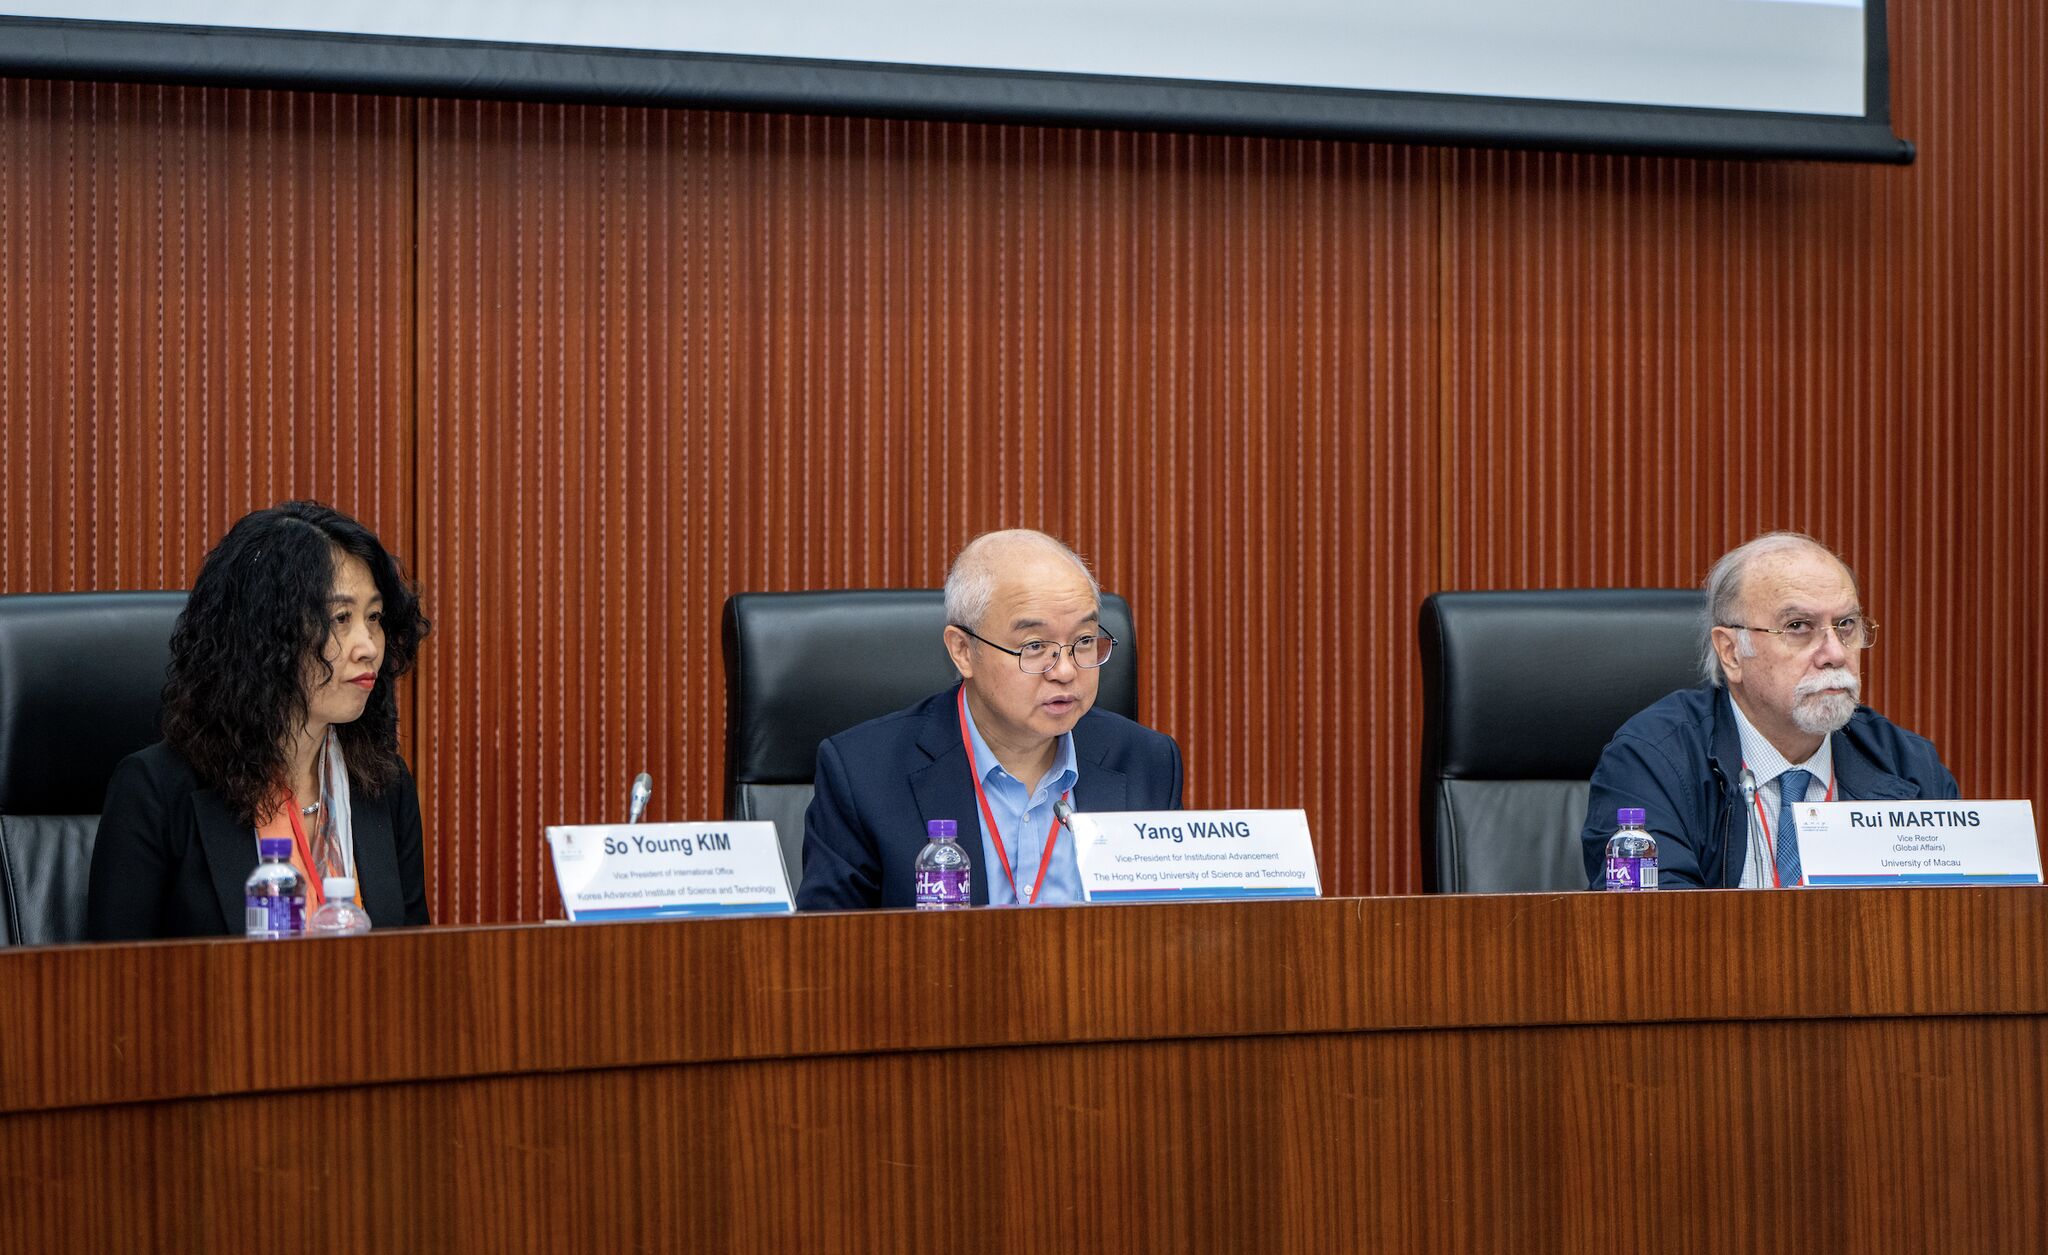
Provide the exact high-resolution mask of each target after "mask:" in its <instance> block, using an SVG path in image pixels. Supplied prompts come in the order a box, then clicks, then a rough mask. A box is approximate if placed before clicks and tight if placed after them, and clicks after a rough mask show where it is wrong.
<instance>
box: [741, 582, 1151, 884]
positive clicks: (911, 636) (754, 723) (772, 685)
mask: <svg viewBox="0 0 2048 1255" xmlns="http://www.w3.org/2000/svg"><path fill="white" fill-rule="evenodd" d="M1102 623H1103V626H1104V627H1105V628H1106V629H1107V630H1108V631H1109V634H1110V635H1111V636H1114V637H1116V640H1117V646H1116V655H1115V657H1113V658H1112V659H1110V661H1109V663H1108V664H1107V665H1106V666H1104V667H1103V668H1102V684H1101V688H1100V690H1099V692H1098V695H1097V697H1096V705H1098V706H1100V707H1101V708H1102V709H1104V710H1112V711H1115V712H1116V713H1117V714H1120V715H1126V716H1129V717H1130V718H1132V719H1136V718H1137V717H1138V667H1137V646H1136V642H1135V640H1134V639H1133V637H1132V633H1131V607H1130V605H1129V604H1128V603H1126V602H1125V601H1124V599H1123V598H1121V597H1119V596H1117V595H1115V594H1114V593H1104V594H1103V595H1102ZM945 627H946V607H945V598H944V596H943V595H942V594H941V593H940V591H939V590H938V589H935V588H892V589H880V588H872V589H846V590H840V591H832V592H801V593H735V594H734V595H733V596H731V597H728V598H726V601H725V814H726V818H728V819H766V820H771V821H773V823H774V824H775V831H776V835H777V836H778V837H780V838H781V841H782V860H783V863H784V864H785V865H786V866H787V867H788V868H789V885H790V888H791V889H792V890H794V889H795V888H796V886H797V884H798V883H799V882H800V881H801V880H802V878H803V845H804V810H805V809H806V808H807V807H809V806H810V804H811V774H812V772H813V771H814V770H815V769H816V768H817V765H818V745H819V743H820V742H822V741H823V740H824V739H825V738H826V737H829V736H832V735H834V734H836V733H839V732H844V731H845V730H846V729H848V728H850V727H852V726H854V725H855V724H857V723H864V722H866V721H867V720H869V719H873V718H876V717H878V716H881V715H886V714H888V713H890V712H891V711H896V710H901V709H903V708H904V707H905V706H909V705H911V704H912V703H914V702H917V701H919V700H920V699H922V698H926V697H929V696H931V695H932V694H933V693H936V692H939V691H940V690H942V689H946V688H949V687H951V686H952V685H954V684H956V683H958V682H959V679H960V676H959V673H958V672H956V671H954V670H953V663H952V660H951V659H949V658H948V657H947V656H946V646H945V642H944V641H943V640H942V639H941V634H942V633H943V632H944V631H945Z"/></svg>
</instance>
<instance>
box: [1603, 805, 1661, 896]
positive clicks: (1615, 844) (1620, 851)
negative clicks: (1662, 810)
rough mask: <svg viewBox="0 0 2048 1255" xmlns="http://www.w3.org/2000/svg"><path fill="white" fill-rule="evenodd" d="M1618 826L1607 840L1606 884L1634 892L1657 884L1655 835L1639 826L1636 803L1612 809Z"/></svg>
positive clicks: (1639, 812) (1641, 817)
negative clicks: (1615, 809)
mask: <svg viewBox="0 0 2048 1255" xmlns="http://www.w3.org/2000/svg"><path fill="white" fill-rule="evenodd" d="M1614 818H1615V820H1616V821H1617V823H1618V825H1619V826H1618V827H1617V828H1616V830H1615V833H1614V835H1613V836H1612V837H1610V838H1608V841H1607V887H1608V889H1609V890H1621V891H1623V892H1635V891H1637V890H1641V889H1655V888H1656V887H1657V838H1655V837H1653V836H1651V835H1650V833H1649V830H1648V829H1646V828H1644V827H1643V821H1644V813H1643V808H1642V807H1640V806H1624V807H1622V808H1620V809H1619V810H1617V811H1615V813H1614Z"/></svg>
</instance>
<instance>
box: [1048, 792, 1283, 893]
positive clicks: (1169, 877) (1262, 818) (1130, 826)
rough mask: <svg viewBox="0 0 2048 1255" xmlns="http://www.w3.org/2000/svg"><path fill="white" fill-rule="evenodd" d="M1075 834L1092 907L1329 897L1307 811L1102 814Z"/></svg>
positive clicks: (1081, 819)
mask: <svg viewBox="0 0 2048 1255" xmlns="http://www.w3.org/2000/svg"><path fill="white" fill-rule="evenodd" d="M1073 827H1074V852H1075V857H1076V859H1077V860H1078V861H1079V863H1080V865H1081V895H1082V897H1084V898H1085V899H1086V900H1088V901H1090V902H1190V901H1194V900H1196V899H1200V898H1319V897H1321V896H1323V882H1322V876H1321V875H1320V873H1318V871H1317V870H1316V852H1315V847H1314V846H1313V845H1312V844H1311V843H1310V841H1309V833H1308V812H1307V811H1299V810H1294V811H1096V812H1093V813H1090V814H1080V813H1076V814H1075V815H1074V817H1073Z"/></svg>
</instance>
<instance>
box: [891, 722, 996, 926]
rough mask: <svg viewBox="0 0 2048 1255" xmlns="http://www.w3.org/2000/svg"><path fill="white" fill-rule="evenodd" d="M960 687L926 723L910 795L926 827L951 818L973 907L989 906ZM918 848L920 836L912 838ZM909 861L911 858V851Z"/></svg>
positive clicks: (921, 737)
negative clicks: (963, 733) (922, 756)
mask: <svg viewBox="0 0 2048 1255" xmlns="http://www.w3.org/2000/svg"><path fill="white" fill-rule="evenodd" d="M958 693H959V688H958V686H955V688H954V691H953V694H951V695H949V696H948V697H947V699H946V701H945V702H944V703H943V704H942V705H941V706H940V707H939V708H938V709H936V710H934V711H932V713H931V714H930V716H928V717H927V718H926V719H925V724H924V731H923V732H921V733H919V734H918V738H917V747H918V748H919V749H920V750H923V751H924V752H925V754H927V755H929V756H930V758H931V761H930V762H929V763H926V764H925V765H924V766H923V767H920V768H918V769H917V770H916V771H913V772H911V773H910V792H911V796H913V797H915V798H916V799H917V813H918V818H919V819H920V820H922V821H923V822H925V823H930V822H931V821H932V820H934V819H951V820H953V821H955V822H956V823H958V824H959V826H960V828H959V831H960V845H961V847H962V848H963V849H965V850H966V851H967V862H968V874H969V876H970V878H971V880H972V894H971V896H972V898H973V901H974V904H975V905H976V906H987V905H988V876H989V868H988V867H987V866H986V864H987V862H988V859H986V858H984V857H983V856H982V847H983V842H982V839H981V806H980V804H979V803H978V802H977V801H976V800H975V796H974V767H973V765H972V764H970V763H969V762H968V760H967V749H966V747H965V746H964V745H963V744H962V743H961V740H960V706H959V701H960V699H959V697H958ZM916 840H917V845H916V847H915V848H922V847H923V845H924V836H923V834H922V833H921V832H920V833H918V834H916ZM913 857H915V854H914V853H913Z"/></svg>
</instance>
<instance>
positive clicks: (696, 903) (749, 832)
mask: <svg viewBox="0 0 2048 1255" xmlns="http://www.w3.org/2000/svg"><path fill="white" fill-rule="evenodd" d="M547 838H548V850H549V852H550V853H552V854H553V855H554V860H555V884H556V885H557V886H558V887H559V888H560V889H561V891H562V905H563V906H564V907H565V908H567V909H568V912H569V918H570V919H572V920H580V921H591V920H622V919H673V918H682V917H686V916H697V915H772V914H776V913H778V912H787V911H791V910H794V909H795V903H793V902H792V901H791V900H790V893H789V875H788V873H787V872H786V871H784V870H783V865H782V850H781V847H780V846H778V845H777V844H776V841H775V825H774V824H771V823H763V822H758V821H754V822H746V823H716V824H580V825H572V826H566V827H559V828H550V829H548V830H547Z"/></svg>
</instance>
